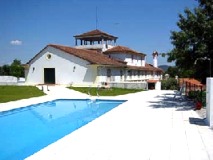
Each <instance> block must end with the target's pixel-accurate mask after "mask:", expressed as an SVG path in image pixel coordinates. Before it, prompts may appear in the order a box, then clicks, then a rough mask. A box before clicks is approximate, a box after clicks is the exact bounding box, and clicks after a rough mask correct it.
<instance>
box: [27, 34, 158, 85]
mask: <svg viewBox="0 0 213 160" xmlns="http://www.w3.org/2000/svg"><path fill="white" fill-rule="evenodd" d="M74 37H75V41H76V46H74V47H69V46H62V45H53V44H50V45H47V46H46V47H45V48H44V49H42V50H41V51H40V52H39V53H38V54H36V55H35V56H34V57H33V58H32V59H31V60H30V61H29V62H28V63H27V64H26V66H25V74H26V83H27V84H30V85H38V84H60V85H71V84H72V85H75V86H77V85H78V86H79V85H80V86H88V85H94V86H97V85H99V84H103V83H108V84H121V83H130V82H131V83H133V82H135V83H136V82H137V83H146V84H147V83H151V84H153V85H155V86H154V87H156V83H158V82H159V80H160V78H161V75H162V70H161V69H159V68H157V66H155V67H154V66H153V65H150V64H147V63H146V55H145V54H143V53H139V52H137V51H134V50H132V49H130V48H127V47H124V46H118V45H116V40H117V37H115V36H112V35H109V34H107V33H105V32H102V31H100V30H93V31H90V32H87V33H83V34H81V35H76V36H74ZM79 41H80V44H78V43H79ZM156 61H157V57H156V56H155V64H157V62H156Z"/></svg>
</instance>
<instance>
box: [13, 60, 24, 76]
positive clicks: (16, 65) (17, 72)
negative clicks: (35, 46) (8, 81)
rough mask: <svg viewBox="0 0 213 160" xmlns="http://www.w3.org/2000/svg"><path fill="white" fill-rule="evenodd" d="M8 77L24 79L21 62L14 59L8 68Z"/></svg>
mask: <svg viewBox="0 0 213 160" xmlns="http://www.w3.org/2000/svg"><path fill="white" fill-rule="evenodd" d="M10 72H11V73H10V75H12V76H15V77H18V78H19V77H24V67H23V66H22V65H21V61H20V60H17V59H15V60H14V61H13V63H12V64H11V66H10Z"/></svg>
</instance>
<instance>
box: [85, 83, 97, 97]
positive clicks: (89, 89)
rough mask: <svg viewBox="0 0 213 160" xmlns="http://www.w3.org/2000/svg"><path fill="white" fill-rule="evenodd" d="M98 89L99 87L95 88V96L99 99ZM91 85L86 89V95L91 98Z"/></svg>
mask: <svg viewBox="0 0 213 160" xmlns="http://www.w3.org/2000/svg"><path fill="white" fill-rule="evenodd" d="M99 89H100V86H99V85H98V86H97V89H96V95H97V96H98V97H99ZM90 91H91V85H90V86H89V88H88V91H87V93H88V95H89V96H91V92H90Z"/></svg>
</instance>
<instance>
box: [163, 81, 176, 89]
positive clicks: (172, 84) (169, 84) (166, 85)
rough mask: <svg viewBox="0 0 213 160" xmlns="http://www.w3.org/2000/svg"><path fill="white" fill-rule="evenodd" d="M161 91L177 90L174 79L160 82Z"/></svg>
mask: <svg viewBox="0 0 213 160" xmlns="http://www.w3.org/2000/svg"><path fill="white" fill-rule="evenodd" d="M161 89H163V90H177V89H178V84H177V80H176V79H175V78H168V79H166V80H162V81H161Z"/></svg>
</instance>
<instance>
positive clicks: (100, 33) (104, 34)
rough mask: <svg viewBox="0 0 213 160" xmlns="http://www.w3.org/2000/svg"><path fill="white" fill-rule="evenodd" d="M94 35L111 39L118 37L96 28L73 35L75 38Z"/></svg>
mask: <svg viewBox="0 0 213 160" xmlns="http://www.w3.org/2000/svg"><path fill="white" fill-rule="evenodd" d="M94 36H103V37H108V38H111V39H117V38H118V37H115V36H113V35H110V34H108V33H105V32H103V31H100V30H98V29H96V30H92V31H89V32H86V33H83V34H79V35H75V36H74V37H75V38H86V37H94Z"/></svg>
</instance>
